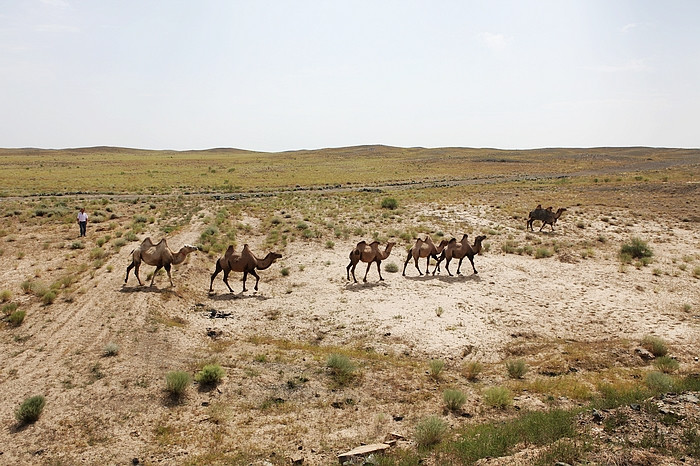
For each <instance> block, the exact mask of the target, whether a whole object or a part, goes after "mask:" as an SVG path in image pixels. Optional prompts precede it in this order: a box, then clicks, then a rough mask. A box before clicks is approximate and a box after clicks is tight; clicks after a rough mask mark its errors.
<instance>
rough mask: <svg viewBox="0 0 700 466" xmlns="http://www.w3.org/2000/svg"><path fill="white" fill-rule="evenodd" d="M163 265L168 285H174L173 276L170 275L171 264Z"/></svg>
mask: <svg viewBox="0 0 700 466" xmlns="http://www.w3.org/2000/svg"><path fill="white" fill-rule="evenodd" d="M163 267H164V268H165V271H166V272H168V279H170V286H175V284H174V283H173V277H172V276H171V275H170V268H171V264H165V265H164V266H163Z"/></svg>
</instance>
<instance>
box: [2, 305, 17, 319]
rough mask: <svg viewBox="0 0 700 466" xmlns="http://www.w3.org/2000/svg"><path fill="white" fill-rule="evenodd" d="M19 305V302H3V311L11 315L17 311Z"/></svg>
mask: <svg viewBox="0 0 700 466" xmlns="http://www.w3.org/2000/svg"><path fill="white" fill-rule="evenodd" d="M18 307H19V304H17V303H7V304H3V305H2V313H3V314H5V315H6V316H7V315H10V314H12V313H13V312H15V311H16V310H17V308H18Z"/></svg>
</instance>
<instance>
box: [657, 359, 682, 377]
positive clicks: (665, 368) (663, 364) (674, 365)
mask: <svg viewBox="0 0 700 466" xmlns="http://www.w3.org/2000/svg"><path fill="white" fill-rule="evenodd" d="M654 366H655V367H656V368H657V369H658V370H660V371H661V372H663V373H664V374H671V373H673V372H676V371H677V370H678V368H679V367H680V364H678V361H676V360H675V359H673V358H671V357H669V356H661V357H659V358H656V359H655V360H654Z"/></svg>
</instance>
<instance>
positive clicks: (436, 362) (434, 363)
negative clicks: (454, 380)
mask: <svg viewBox="0 0 700 466" xmlns="http://www.w3.org/2000/svg"><path fill="white" fill-rule="evenodd" d="M428 368H429V369H430V372H429V374H430V377H431V378H432V379H433V380H438V379H439V378H440V374H441V373H442V370H443V369H444V368H445V361H442V360H440V359H431V360H430V362H429V363H428Z"/></svg>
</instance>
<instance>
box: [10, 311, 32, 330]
mask: <svg viewBox="0 0 700 466" xmlns="http://www.w3.org/2000/svg"><path fill="white" fill-rule="evenodd" d="M26 315H27V313H26V312H25V311H14V312H13V313H12V314H10V316H9V317H8V318H7V320H8V321H9V322H10V325H13V326H15V327H19V326H20V325H22V322H24V317H25V316H26Z"/></svg>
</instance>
